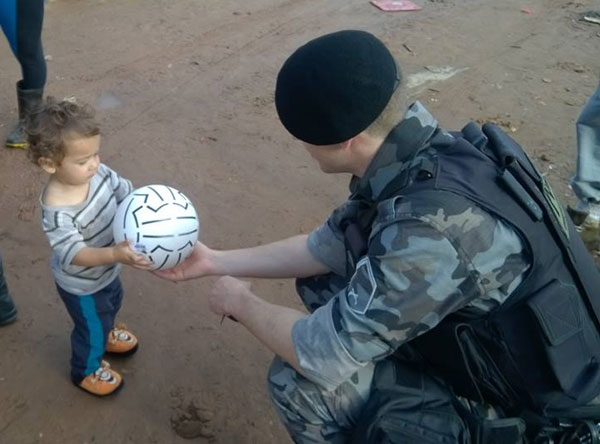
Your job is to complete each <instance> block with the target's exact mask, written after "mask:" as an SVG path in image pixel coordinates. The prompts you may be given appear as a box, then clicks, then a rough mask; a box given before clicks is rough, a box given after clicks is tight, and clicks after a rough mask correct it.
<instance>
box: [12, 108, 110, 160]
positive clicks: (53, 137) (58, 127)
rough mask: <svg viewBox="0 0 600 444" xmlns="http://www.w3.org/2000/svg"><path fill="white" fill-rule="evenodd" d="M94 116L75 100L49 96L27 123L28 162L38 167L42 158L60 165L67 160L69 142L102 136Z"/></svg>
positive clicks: (91, 109)
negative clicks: (66, 146) (75, 139)
mask: <svg viewBox="0 0 600 444" xmlns="http://www.w3.org/2000/svg"><path fill="white" fill-rule="evenodd" d="M94 115H95V111H94V109H93V108H92V107H91V106H89V105H87V104H85V103H79V102H77V101H76V100H75V99H74V98H69V99H63V100H60V101H59V100H56V99H55V98H54V97H48V98H47V99H46V101H45V102H43V103H42V104H41V105H40V106H39V107H38V108H37V109H35V110H34V111H33V112H32V113H31V114H30V115H29V117H28V118H27V120H26V122H25V128H24V129H25V134H27V139H28V142H29V147H28V150H27V154H28V157H29V159H30V160H31V161H32V162H33V163H35V164H36V165H39V160H40V158H42V157H45V158H48V159H52V160H53V161H54V162H56V163H57V164H60V162H61V161H62V159H63V158H64V157H65V142H66V141H68V140H69V139H74V138H80V137H81V138H86V137H93V136H97V135H98V134H100V126H99V125H98V122H97V121H96V119H95V117H94Z"/></svg>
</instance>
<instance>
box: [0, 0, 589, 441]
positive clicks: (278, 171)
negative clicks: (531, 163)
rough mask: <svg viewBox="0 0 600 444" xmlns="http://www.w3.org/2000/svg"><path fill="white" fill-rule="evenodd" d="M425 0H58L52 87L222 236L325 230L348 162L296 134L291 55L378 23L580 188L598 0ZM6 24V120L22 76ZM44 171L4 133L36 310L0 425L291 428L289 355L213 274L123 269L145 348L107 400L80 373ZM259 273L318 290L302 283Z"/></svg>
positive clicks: (8, 380)
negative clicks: (56, 270)
mask: <svg viewBox="0 0 600 444" xmlns="http://www.w3.org/2000/svg"><path fill="white" fill-rule="evenodd" d="M417 2H418V3H420V4H421V5H422V7H423V9H422V10H421V11H417V12H405V13H384V12H382V11H380V10H378V9H376V8H374V7H373V6H372V5H370V4H369V3H368V2H367V1H362V0H361V1H354V0H346V1H343V0H328V1H326V2H325V1H318V0H294V1H289V0H288V1H268V0H247V1H245V2H238V1H234V0H220V1H216V0H204V1H199V0H77V1H75V0H55V1H52V0H49V1H48V2H47V11H46V21H45V26H44V44H45V50H46V54H47V57H48V59H49V60H48V73H49V77H48V84H47V93H48V94H51V95H54V96H57V97H65V96H76V97H78V98H80V99H83V100H86V101H88V102H90V103H92V104H94V105H96V106H97V107H98V108H99V117H100V120H101V122H102V128H103V135H104V139H103V145H102V157H103V161H104V162H105V163H107V164H109V165H110V166H112V167H113V168H114V169H116V170H117V171H119V172H120V173H121V174H122V175H124V176H126V177H128V178H130V179H132V180H133V182H134V183H135V184H136V185H145V184H151V183H164V184H169V185H172V186H174V187H176V188H179V189H181V190H182V191H184V192H185V193H186V194H187V195H188V196H189V197H190V198H191V199H192V200H193V202H194V203H195V205H196V208H197V210H198V212H199V214H200V217H201V219H202V235H201V237H202V239H203V240H204V241H205V242H206V243H207V244H209V245H210V246H213V247H218V248H229V247H239V246H250V245H256V244H261V243H265V242H268V241H271V240H275V239H278V238H282V237H284V236H290V235H294V234H297V233H306V232H308V231H310V230H311V229H312V228H313V227H315V226H316V225H317V224H318V223H319V222H320V221H321V220H322V219H323V218H325V217H326V216H327V214H328V213H329V211H330V209H331V208H333V206H334V205H335V204H336V203H338V202H340V201H341V200H342V199H343V198H344V196H345V194H346V185H347V179H348V178H347V177H345V176H327V175H324V174H322V173H320V171H318V169H317V168H316V166H315V165H314V163H313V161H312V160H311V158H310V157H309V156H308V154H307V153H306V152H304V151H303V149H302V148H301V147H300V146H299V144H298V143H297V142H295V141H294V140H293V139H292V138H291V137H290V136H289V135H287V134H286V133H285V131H284V129H283V128H282V126H281V125H280V124H279V122H278V121H277V117H276V113H275V110H274V106H273V88H274V82H275V76H276V73H277V71H278V69H279V67H280V66H281V64H282V63H283V61H284V60H285V58H286V57H287V55H289V54H290V52H291V51H293V50H294V49H295V48H296V47H297V46H299V45H300V44H302V43H304V42H305V41H307V40H309V39H310V38H313V37H315V36H318V35H320V34H323V33H326V32H330V31H334V30H339V29H343V28H359V29H364V30H368V31H371V32H373V33H375V34H377V35H378V36H379V37H381V38H382V40H384V41H385V42H386V43H388V44H389V46H390V48H391V49H392V50H393V52H394V54H395V55H396V56H397V58H398V60H399V61H400V64H401V65H402V67H403V68H404V71H405V74H406V75H407V77H409V78H410V79H411V82H412V83H411V85H416V86H414V87H413V88H412V89H411V96H412V97H413V98H417V97H418V98H420V100H421V101H422V102H423V103H424V104H425V105H426V106H427V107H428V108H429V109H430V110H431V111H432V112H433V113H434V114H435V115H436V116H437V117H438V119H439V120H440V122H441V124H442V125H444V126H445V127H447V128H451V129H457V128H460V127H461V126H462V125H463V124H464V123H466V121H467V120H469V119H473V120H478V121H486V120H494V121H497V122H498V123H500V124H501V125H503V126H504V127H505V128H506V129H507V130H508V131H510V132H512V134H513V135H514V137H516V138H517V140H519V141H520V142H521V143H522V144H523V145H524V146H525V147H527V150H528V152H529V153H530V154H531V155H532V156H533V158H534V159H535V161H536V163H537V165H538V166H539V168H540V169H541V170H542V171H543V172H545V173H547V175H548V177H549V179H550V182H551V183H552V184H553V185H554V186H555V187H556V189H557V194H558V195H559V196H561V197H562V198H563V199H564V201H565V203H566V202H572V201H573V196H572V194H571V192H570V190H569V188H568V186H567V182H568V178H569V177H570V175H571V174H572V172H573V166H574V156H575V132H574V122H575V119H576V117H577V114H578V112H579V110H580V109H581V106H582V105H583V103H584V101H585V99H586V97H587V96H588V95H589V94H591V92H592V91H593V89H594V88H595V86H596V84H597V81H598V73H599V72H600V57H598V54H599V51H598V48H600V25H597V24H590V23H586V22H582V21H580V20H579V15H580V14H581V13H583V12H585V11H588V10H591V9H600V2H598V1H591V0H581V1H565V0H503V1H501V2H499V1H495V0H470V1H460V0H418V1H417ZM525 8H528V10H527V9H525ZM524 9H525V12H524V11H523V10H524ZM0 42H2V43H0V67H1V68H0V125H1V128H0V133H5V132H6V131H7V129H8V127H9V126H10V125H11V124H12V123H13V122H14V120H15V116H16V109H15V108H16V101H15V97H14V82H15V81H16V80H18V79H19V76H18V66H17V64H16V62H15V60H14V59H13V57H12V54H11V53H10V51H9V48H8V45H7V44H5V41H0ZM448 72H450V73H453V72H454V73H455V75H454V76H452V77H450V78H447V79H445V80H430V81H429V82H427V83H424V84H423V83H421V84H418V83H419V81H423V80H424V79H427V78H431V77H432V75H434V74H435V75H436V76H437V77H438V78H442V77H444V75H443V74H444V73H446V74H447V73H448ZM419 73H420V74H421V75H420V76H417V77H414V75H415V74H419ZM411 76H413V77H411ZM433 77H435V76H433ZM446 77H447V75H446ZM44 180H45V177H44V175H43V174H42V173H41V172H40V171H39V170H38V169H36V167H34V166H33V165H31V164H29V163H28V161H27V160H26V157H25V154H24V153H23V152H22V151H9V150H4V149H2V150H1V151H0V209H1V210H0V211H1V217H0V249H1V251H2V257H3V259H4V265H5V272H6V275H7V279H8V283H9V286H10V288H11V290H12V292H13V294H14V298H15V301H16V303H17V304H18V308H19V314H20V317H19V320H18V322H17V323H15V324H13V325H11V326H8V327H4V328H2V329H1V330H0V350H1V355H0V443H2V444H13V443H15V444H21V443H22V444H33V443H61V444H62V443H65V444H71V443H77V444H83V443H99V444H104V443H115V444H120V443H160V444H162V443H165V444H166V443H173V444H175V443H184V442H190V441H187V440H185V439H184V438H182V437H181V436H179V435H177V434H176V433H175V432H174V430H173V429H172V419H175V420H179V419H180V418H179V417H178V415H181V414H182V411H183V412H185V413H187V415H188V416H189V417H191V418H192V419H196V418H197V419H200V420H202V421H203V424H205V427H204V429H203V433H204V435H205V437H198V438H195V441H193V442H204V441H205V440H211V441H213V442H217V443H233V442H236V443H285V442H289V438H288V437H287V435H286V432H285V430H284V429H283V427H282V426H281V425H280V424H279V422H278V419H277V417H276V415H275V413H274V411H273V410H272V408H271V406H270V404H269V399H268V395H267V390H266V385H265V373H266V371H267V368H268V365H269V362H270V360H271V358H272V355H271V353H270V352H269V351H268V350H266V349H265V348H263V347H262V346H261V345H260V344H259V343H258V342H257V341H256V340H255V339H254V338H253V337H252V336H250V335H249V334H248V333H247V332H246V331H244V330H243V328H241V327H240V326H238V325H236V324H234V323H232V322H225V323H224V324H223V325H222V326H220V325H219V319H218V318H217V317H215V316H214V315H212V314H211V313H210V312H209V310H208V304H207V301H206V294H207V289H208V288H209V286H210V284H211V282H212V279H205V280H203V281H196V282H190V283H183V284H177V285H175V284H170V283H167V282H163V281H160V280H158V279H157V278H155V277H152V276H150V275H146V274H140V273H137V272H134V271H132V270H125V271H124V273H123V274H122V279H123V281H124V286H125V291H126V293H125V302H124V306H123V309H122V311H121V314H120V318H121V319H122V320H123V321H125V322H127V323H128V325H129V326H130V327H131V328H132V330H134V331H135V332H136V334H137V335H138V336H139V338H140V341H141V346H140V350H139V352H138V353H137V354H136V355H135V356H133V357H131V358H129V359H123V360H113V367H115V368H116V369H117V370H119V371H121V372H122V374H123V375H124V377H125V379H126V386H125V388H124V390H122V391H121V392H120V393H119V394H118V395H117V396H116V397H114V398H112V399H96V398H93V397H91V396H89V395H87V394H85V393H83V392H82V391H79V390H77V389H76V388H74V387H73V386H72V385H71V383H70V381H69V378H68V373H69V331H70V328H71V321H70V319H69V317H68V315H67V313H66V310H65V309H64V307H63V305H62V303H61V302H60V300H59V298H58V295H57V293H56V291H55V289H54V287H53V282H52V279H51V276H50V273H49V267H48V259H49V254H50V251H49V247H48V246H47V243H46V240H45V238H44V236H43V234H42V231H41V228H40V209H39V205H38V194H39V190H40V188H41V186H42V184H43V183H44ZM254 285H255V290H256V292H257V293H258V294H260V295H262V296H264V297H265V298H267V299H268V300H270V301H277V302H281V303H282V304H287V305H290V306H293V307H297V308H299V307H300V304H299V302H298V300H297V299H296V297H295V295H294V291H293V285H292V283H291V282H288V281H271V282H267V281H255V283H254ZM178 409H179V410H178Z"/></svg>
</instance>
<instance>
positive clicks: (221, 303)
mask: <svg viewBox="0 0 600 444" xmlns="http://www.w3.org/2000/svg"><path fill="white" fill-rule="evenodd" d="M251 288H252V287H251V284H250V282H246V281H240V280H239V279H236V278H232V277H231V276H224V277H222V278H220V279H219V280H218V281H217V282H215V283H214V285H213V286H212V289H211V290H210V299H209V302H208V303H209V306H210V311H212V312H213V313H214V314H216V315H219V316H232V317H233V318H235V316H236V314H237V313H238V312H239V309H240V306H241V304H242V302H243V300H244V298H247V297H254V298H255V297H256V296H254V295H253V294H252V291H251Z"/></svg>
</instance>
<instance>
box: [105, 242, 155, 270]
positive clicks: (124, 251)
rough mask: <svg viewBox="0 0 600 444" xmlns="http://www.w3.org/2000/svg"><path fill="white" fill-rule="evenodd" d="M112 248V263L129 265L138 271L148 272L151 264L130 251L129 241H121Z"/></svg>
mask: <svg viewBox="0 0 600 444" xmlns="http://www.w3.org/2000/svg"><path fill="white" fill-rule="evenodd" d="M112 248H113V256H114V259H115V260H114V262H119V263H121V264H125V265H129V266H131V267H133V268H137V269H138V270H150V267H151V266H152V262H150V261H148V260H147V259H146V258H145V257H144V256H142V255H141V254H138V253H136V252H135V251H133V250H132V249H131V246H130V245H129V241H123V242H121V243H120V244H117V245H115V246H114V247H112Z"/></svg>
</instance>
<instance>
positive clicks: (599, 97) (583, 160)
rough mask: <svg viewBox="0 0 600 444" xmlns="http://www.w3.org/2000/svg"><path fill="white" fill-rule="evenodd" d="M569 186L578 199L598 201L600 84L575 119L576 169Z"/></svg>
mask: <svg viewBox="0 0 600 444" xmlns="http://www.w3.org/2000/svg"><path fill="white" fill-rule="evenodd" d="M571 187H572V188H573V191H574V192H575V194H576V195H577V197H578V198H579V200H581V201H586V202H593V203H600V85H599V86H598V88H596V91H595V92H594V93H593V94H592V95H591V97H590V98H589V99H588V101H587V103H586V104H585V106H584V107H583V109H582V110H581V114H579V118H578V119H577V169H576V172H575V176H574V177H573V179H572V180H571Z"/></svg>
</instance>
